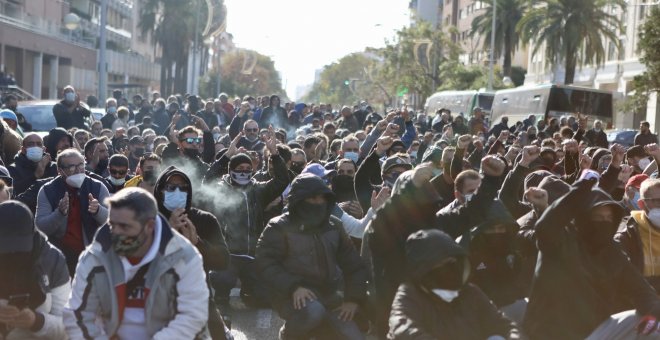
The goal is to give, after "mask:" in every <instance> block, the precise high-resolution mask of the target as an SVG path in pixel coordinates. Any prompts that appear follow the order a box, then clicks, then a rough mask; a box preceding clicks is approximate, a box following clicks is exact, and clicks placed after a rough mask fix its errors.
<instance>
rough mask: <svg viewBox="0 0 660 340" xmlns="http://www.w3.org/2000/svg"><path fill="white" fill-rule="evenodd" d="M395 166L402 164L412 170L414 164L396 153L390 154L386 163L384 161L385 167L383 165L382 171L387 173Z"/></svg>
mask: <svg viewBox="0 0 660 340" xmlns="http://www.w3.org/2000/svg"><path fill="white" fill-rule="evenodd" d="M395 166H402V167H404V168H406V170H411V169H412V168H413V166H412V164H410V162H409V161H408V160H407V159H405V158H403V157H401V156H397V155H394V156H390V157H389V158H387V159H386V160H385V163H383V167H382V173H386V172H387V171H388V170H390V169H391V168H393V167H395Z"/></svg>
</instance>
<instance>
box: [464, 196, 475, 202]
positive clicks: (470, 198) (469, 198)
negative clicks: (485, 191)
mask: <svg viewBox="0 0 660 340" xmlns="http://www.w3.org/2000/svg"><path fill="white" fill-rule="evenodd" d="M463 197H464V198H465V203H467V202H470V201H471V200H472V198H473V197H474V194H465V195H463Z"/></svg>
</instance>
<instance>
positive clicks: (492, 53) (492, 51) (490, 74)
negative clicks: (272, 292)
mask: <svg viewBox="0 0 660 340" xmlns="http://www.w3.org/2000/svg"><path fill="white" fill-rule="evenodd" d="M496 28H497V0H493V23H492V27H491V30H490V62H489V65H488V68H489V70H488V90H489V91H492V90H493V73H494V72H495V29H496Z"/></svg>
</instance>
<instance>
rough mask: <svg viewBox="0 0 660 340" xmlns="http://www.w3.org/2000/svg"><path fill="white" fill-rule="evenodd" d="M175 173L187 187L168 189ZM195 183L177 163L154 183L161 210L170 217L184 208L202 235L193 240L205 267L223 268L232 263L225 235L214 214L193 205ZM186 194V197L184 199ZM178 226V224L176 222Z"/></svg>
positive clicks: (159, 209) (206, 268)
mask: <svg viewBox="0 0 660 340" xmlns="http://www.w3.org/2000/svg"><path fill="white" fill-rule="evenodd" d="M172 176H179V177H180V178H181V179H182V180H183V181H184V182H185V190H183V191H182V190H181V188H180V187H178V188H176V189H174V190H172V191H168V190H167V189H168V188H167V181H168V180H169V179H170V178H172ZM192 196H193V192H192V183H191V181H190V178H189V177H188V176H187V175H186V174H185V173H184V172H183V171H181V170H179V169H178V168H176V167H174V166H170V167H168V168H167V169H165V170H164V171H163V172H162V173H161V174H160V176H159V177H158V180H156V185H155V187H154V197H155V198H156V202H158V211H159V212H160V213H161V214H163V216H165V217H166V218H168V219H170V218H171V216H172V213H173V211H175V210H177V209H183V211H184V213H185V214H186V215H187V217H188V219H190V221H191V222H192V224H193V225H194V226H195V229H196V234H197V235H198V236H199V239H198V240H197V242H196V243H195V242H194V240H193V241H191V243H193V244H194V245H195V246H196V247H197V250H199V252H200V253H201V255H202V258H203V259H204V269H205V270H206V271H209V270H220V269H224V268H225V267H226V266H227V264H228V263H229V251H228V250H227V244H226V243H225V236H224V234H223V232H222V229H221V228H220V224H219V223H218V220H217V219H216V218H215V216H213V215H212V214H210V213H208V212H206V211H203V210H200V209H197V208H194V207H193V206H192ZM182 198H183V199H182ZM173 228H174V225H173Z"/></svg>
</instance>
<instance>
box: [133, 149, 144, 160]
mask: <svg viewBox="0 0 660 340" xmlns="http://www.w3.org/2000/svg"><path fill="white" fill-rule="evenodd" d="M133 156H135V158H140V157H142V156H144V148H137V149H135V150H133Z"/></svg>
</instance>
